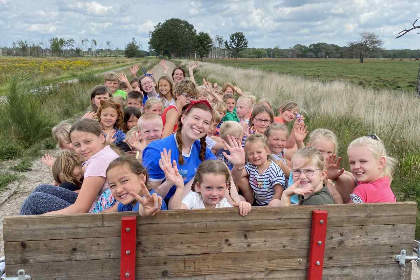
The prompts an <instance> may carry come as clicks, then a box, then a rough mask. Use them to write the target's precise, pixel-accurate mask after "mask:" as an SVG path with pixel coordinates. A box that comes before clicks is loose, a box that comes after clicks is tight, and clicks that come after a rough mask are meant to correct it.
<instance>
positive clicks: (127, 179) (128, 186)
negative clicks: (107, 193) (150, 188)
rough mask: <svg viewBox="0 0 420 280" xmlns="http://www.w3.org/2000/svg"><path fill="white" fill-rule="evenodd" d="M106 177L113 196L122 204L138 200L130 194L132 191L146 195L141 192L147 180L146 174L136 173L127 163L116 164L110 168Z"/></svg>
mask: <svg viewBox="0 0 420 280" xmlns="http://www.w3.org/2000/svg"><path fill="white" fill-rule="evenodd" d="M106 179H107V181H108V185H109V188H110V189H111V193H112V196H113V197H115V199H116V200H118V202H120V203H122V204H125V205H127V204H130V203H132V202H134V201H136V199H135V198H134V197H133V196H132V195H131V194H130V192H131V191H132V192H134V193H136V194H138V195H140V196H143V195H144V194H142V193H141V192H142V189H143V188H142V186H144V184H145V182H146V175H144V174H140V175H137V174H135V173H134V172H133V171H132V170H131V169H130V167H129V166H128V165H127V164H123V165H119V166H115V167H114V168H111V169H110V170H108V172H107V174H106Z"/></svg>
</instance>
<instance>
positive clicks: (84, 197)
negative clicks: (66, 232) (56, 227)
mask: <svg viewBox="0 0 420 280" xmlns="http://www.w3.org/2000/svg"><path fill="white" fill-rule="evenodd" d="M104 184H105V178H104V177H99V176H94V177H88V178H85V179H84V180H83V185H82V187H81V189H80V192H79V195H78V196H77V199H76V201H75V202H74V204H72V205H70V206H69V207H67V208H64V209H61V210H58V211H52V212H48V213H45V214H44V215H57V214H77V213H87V212H88V211H89V209H90V207H91V206H92V204H93V202H94V201H95V199H96V196H97V195H98V193H99V191H100V189H101V188H102V186H103V185H104Z"/></svg>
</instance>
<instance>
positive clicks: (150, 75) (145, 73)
mask: <svg viewBox="0 0 420 280" xmlns="http://www.w3.org/2000/svg"><path fill="white" fill-rule="evenodd" d="M143 74H144V75H145V76H148V77H151V78H153V74H150V73H147V72H146V69H144V68H143Z"/></svg>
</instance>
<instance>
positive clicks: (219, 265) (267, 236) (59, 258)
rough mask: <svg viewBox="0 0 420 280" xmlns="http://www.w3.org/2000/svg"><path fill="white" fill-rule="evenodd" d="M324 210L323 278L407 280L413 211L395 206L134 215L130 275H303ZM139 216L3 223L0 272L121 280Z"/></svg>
mask: <svg viewBox="0 0 420 280" xmlns="http://www.w3.org/2000/svg"><path fill="white" fill-rule="evenodd" d="M313 210H326V211H328V227H327V237H326V242H325V246H326V247H325V257H324V271H323V279H337V278H340V279H403V277H406V279H409V278H408V277H409V275H411V268H410V266H406V267H405V268H400V267H399V265H398V264H397V262H396V261H395V260H394V256H395V255H396V254H399V253H400V251H401V250H402V249H407V250H408V251H407V252H408V253H409V254H411V250H412V248H413V245H414V243H413V241H414V232H415V224H416V215H417V207H416V204H415V203H413V202H407V203H396V204H365V205H325V206H322V207H320V206H299V207H286V208H271V207H270V208H268V207H253V209H252V211H251V213H250V214H249V215H248V216H246V217H241V216H240V215H239V214H238V211H237V209H236V208H231V209H227V208H225V209H217V210H195V211H191V210H178V211H163V212H160V213H158V214H156V215H155V216H153V217H146V218H141V217H138V219H137V248H136V279H160V278H174V279H185V278H190V279H257V278H266V279H288V278H291V277H293V278H294V279H306V278H307V268H308V256H309V244H310V231H311V215H312V211H313ZM133 215H137V213H129V212H126V213H113V214H82V215H67V216H19V217H8V218H5V219H4V224H3V232H4V241H5V256H6V273H7V275H8V276H13V275H16V272H17V271H18V269H24V270H25V271H26V273H27V274H28V275H30V276H31V277H32V279H33V280H45V279H69V280H70V279H77V280H80V279H86V280H87V279H119V275H120V244H121V219H122V217H124V216H133Z"/></svg>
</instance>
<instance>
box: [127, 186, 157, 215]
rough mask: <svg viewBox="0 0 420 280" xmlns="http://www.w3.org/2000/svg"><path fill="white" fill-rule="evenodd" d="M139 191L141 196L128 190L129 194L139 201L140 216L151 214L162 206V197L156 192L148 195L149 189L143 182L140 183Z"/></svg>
mask: <svg viewBox="0 0 420 280" xmlns="http://www.w3.org/2000/svg"><path fill="white" fill-rule="evenodd" d="M140 193H141V194H143V197H141V196H140V195H138V194H136V193H135V192H133V191H130V194H131V195H132V196H133V197H134V198H135V199H136V200H137V201H138V202H139V203H140V205H139V215H140V216H142V217H146V216H153V215H154V214H156V213H157V212H159V211H160V208H161V207H162V197H160V196H158V195H157V194H156V193H153V194H152V195H150V193H149V190H148V189H147V188H146V185H145V184H144V183H141V192H140Z"/></svg>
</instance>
